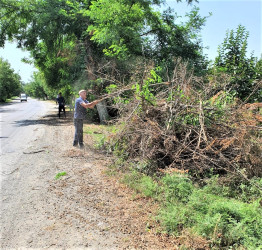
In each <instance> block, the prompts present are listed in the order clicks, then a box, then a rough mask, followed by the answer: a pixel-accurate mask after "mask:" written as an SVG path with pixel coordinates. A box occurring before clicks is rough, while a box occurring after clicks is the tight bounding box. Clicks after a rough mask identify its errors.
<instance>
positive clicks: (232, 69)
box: [215, 25, 261, 99]
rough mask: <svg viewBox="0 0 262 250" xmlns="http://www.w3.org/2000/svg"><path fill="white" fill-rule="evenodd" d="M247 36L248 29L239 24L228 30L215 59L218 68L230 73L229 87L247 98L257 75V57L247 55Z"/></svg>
mask: <svg viewBox="0 0 262 250" xmlns="http://www.w3.org/2000/svg"><path fill="white" fill-rule="evenodd" d="M248 36H249V33H248V31H247V30H246V28H245V27H244V26H242V25H239V26H238V28H237V29H236V31H234V30H231V31H228V32H227V33H226V38H225V39H224V42H223V44H222V45H220V46H219V48H218V56H217V57H216V59H215V66H216V67H217V68H218V70H219V71H222V72H226V73H228V74H230V75H231V83H230V86H229V87H230V89H231V90H233V91H235V92H236V94H237V96H238V97H239V98H241V99H245V98H247V97H248V96H249V95H250V94H251V93H252V91H253V87H254V85H255V84H256V83H255V79H256V78H257V77H258V75H257V73H256V63H257V58H255V57H254V56H253V54H251V55H250V56H248V55H247V47H248V41H247V39H248ZM260 79H261V78H260Z"/></svg>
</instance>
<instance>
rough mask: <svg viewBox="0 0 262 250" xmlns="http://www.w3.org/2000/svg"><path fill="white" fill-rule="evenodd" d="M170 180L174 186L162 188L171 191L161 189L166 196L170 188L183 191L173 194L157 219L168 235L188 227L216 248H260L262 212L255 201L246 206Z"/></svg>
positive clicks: (175, 180) (261, 240)
mask: <svg viewBox="0 0 262 250" xmlns="http://www.w3.org/2000/svg"><path fill="white" fill-rule="evenodd" d="M171 179H173V180H174V184H173V185H169V186H165V188H167V187H168V188H170V187H171V191H170V190H169V189H164V192H165V193H166V194H167V195H169V194H170V193H172V192H173V190H175V189H174V188H173V187H179V186H180V185H181V186H182V187H183V188H182V189H176V192H173V195H174V196H175V197H176V198H175V199H169V200H167V203H166V204H165V206H164V207H163V208H162V210H161V212H160V215H159V217H158V218H159V219H160V221H161V222H162V224H163V225H164V226H165V228H166V230H167V231H168V232H170V233H175V234H178V233H179V232H181V231H182V230H184V229H186V228H191V229H193V231H194V232H195V233H197V234H199V235H200V236H204V237H205V238H207V239H208V240H210V241H211V242H212V244H213V245H215V246H219V247H225V246H227V247H228V246H245V247H247V248H253V249H254V248H256V247H259V246H260V245H261V243H262V209H261V207H260V205H259V202H258V200H257V201H256V202H253V203H251V204H247V203H244V202H241V201H238V200H235V199H229V198H226V197H222V196H219V195H215V194H212V193H209V191H210V190H209V189H208V188H196V187H193V185H192V184H191V185H188V187H189V189H188V190H186V188H185V187H186V186H185V182H184V180H182V181H181V183H180V184H177V179H176V178H174V177H173V178H172V177H169V180H171ZM186 183H187V184H188V183H190V182H186ZM181 190H186V191H187V192H186V195H183V196H181V194H180V192H181ZM185 197H186V199H187V201H186V202H185Z"/></svg>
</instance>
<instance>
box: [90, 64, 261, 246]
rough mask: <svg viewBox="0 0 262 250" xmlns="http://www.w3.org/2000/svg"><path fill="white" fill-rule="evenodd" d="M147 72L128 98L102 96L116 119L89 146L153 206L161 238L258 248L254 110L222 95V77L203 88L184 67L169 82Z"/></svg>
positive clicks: (257, 111) (257, 123) (257, 116)
mask: <svg viewBox="0 0 262 250" xmlns="http://www.w3.org/2000/svg"><path fill="white" fill-rule="evenodd" d="M146 72H147V73H146V74H144V78H143V79H140V80H139V79H136V82H137V83H134V84H133V86H130V88H127V87H125V89H127V90H128V94H126V92H125V91H121V89H117V88H116V86H113V85H112V86H111V88H109V89H108V90H109V91H110V94H109V95H110V105H111V106H112V107H114V108H115V109H117V110H118V112H119V114H120V115H121V118H120V119H119V120H118V121H117V122H116V121H114V122H113V123H112V124H113V125H111V126H108V127H104V128H105V129H107V128H108V129H107V130H108V131H107V133H106V132H105V131H104V130H101V131H100V132H99V137H100V138H98V134H94V133H93V134H94V136H96V137H97V143H96V145H97V146H98V147H100V148H104V149H105V150H106V152H107V153H111V154H112V156H113V157H114V158H115V162H114V164H113V165H114V166H115V168H116V170H117V171H123V172H125V171H127V175H126V177H125V183H126V184H127V185H129V186H130V187H132V188H134V189H135V190H136V191H139V192H140V193H142V194H144V195H145V196H147V197H151V198H153V199H154V200H155V201H157V202H158V203H159V204H160V207H161V209H160V211H159V215H158V216H157V217H156V220H157V221H159V223H160V224H161V225H162V226H163V231H165V232H168V233H170V234H175V235H177V236H179V237H181V235H184V234H185V233H186V234H190V235H191V237H200V238H201V239H203V241H204V242H205V246H209V247H212V248H220V249H221V248H229V247H231V248H241V247H242V248H246V249H254V248H259V247H260V246H261V242H262V238H261V235H262V234H261V233H262V232H261V225H262V224H261V223H262V217H261V214H262V213H261V212H262V209H261V202H262V201H261V190H262V178H261V177H262V176H261V166H262V162H261V152H262V148H261V145H262V143H261V121H262V119H261V118H262V116H261V115H262V113H261V103H253V104H248V103H245V102H243V101H241V100H239V99H237V98H236V97H235V96H234V94H233V93H232V92H230V91H227V86H228V83H229V78H228V76H227V75H223V74H221V75H220V78H219V79H218V78H216V76H215V75H211V76H210V78H209V82H207V81H206V80H205V79H204V78H200V77H196V76H194V75H193V73H192V72H190V71H188V70H187V67H186V65H184V64H183V63H179V62H178V64H177V67H176V68H175V69H174V71H173V74H172V78H170V81H168V82H162V79H161V77H160V76H159V75H158V73H157V70H156V69H152V68H151V69H150V70H147V71H146ZM125 89H124V90H125ZM219 89H220V90H219ZM116 93H117V94H116ZM106 134H107V135H106ZM167 173H168V174H167ZM178 173H180V174H178Z"/></svg>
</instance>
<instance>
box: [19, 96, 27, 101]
mask: <svg viewBox="0 0 262 250" xmlns="http://www.w3.org/2000/svg"><path fill="white" fill-rule="evenodd" d="M20 101H21V102H22V101H26V102H27V95H26V94H21V95H20Z"/></svg>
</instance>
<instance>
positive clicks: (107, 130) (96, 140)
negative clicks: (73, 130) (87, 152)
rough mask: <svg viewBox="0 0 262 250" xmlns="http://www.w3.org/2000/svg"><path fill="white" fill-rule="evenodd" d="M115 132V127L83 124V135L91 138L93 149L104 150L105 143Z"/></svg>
mask: <svg viewBox="0 0 262 250" xmlns="http://www.w3.org/2000/svg"><path fill="white" fill-rule="evenodd" d="M115 132H116V127H115V126H109V125H94V124H85V125H84V133H85V134H87V135H90V136H91V138H92V141H93V143H92V146H93V148H95V149H104V148H105V147H106V141H107V140H109V138H110V136H111V135H112V134H114V133H115Z"/></svg>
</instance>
